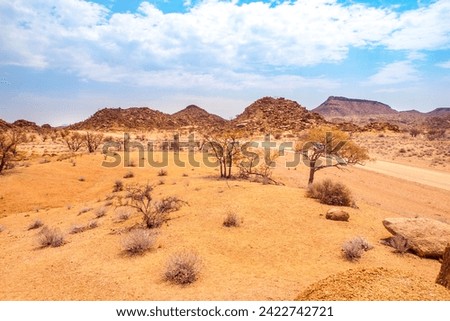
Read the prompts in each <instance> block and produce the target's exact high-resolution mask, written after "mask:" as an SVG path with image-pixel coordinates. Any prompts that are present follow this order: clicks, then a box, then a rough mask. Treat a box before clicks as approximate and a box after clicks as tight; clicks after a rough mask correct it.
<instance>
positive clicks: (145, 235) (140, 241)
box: [122, 229, 157, 255]
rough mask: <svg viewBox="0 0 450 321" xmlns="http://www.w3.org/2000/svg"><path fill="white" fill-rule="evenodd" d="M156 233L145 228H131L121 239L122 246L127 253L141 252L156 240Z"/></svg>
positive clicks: (135, 253)
mask: <svg viewBox="0 0 450 321" xmlns="http://www.w3.org/2000/svg"><path fill="white" fill-rule="evenodd" d="M156 237H157V233H155V232H154V231H149V230H146V229H134V230H131V231H130V232H129V233H128V234H127V235H126V236H125V238H124V239H123V240H122V248H123V251H124V252H125V253H128V254H129V255H137V254H142V253H144V252H145V251H147V250H149V249H150V248H151V247H152V246H153V245H154V244H155V241H156Z"/></svg>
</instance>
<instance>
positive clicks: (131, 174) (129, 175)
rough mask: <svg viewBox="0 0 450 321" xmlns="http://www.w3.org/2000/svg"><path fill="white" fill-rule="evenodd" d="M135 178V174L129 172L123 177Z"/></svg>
mask: <svg viewBox="0 0 450 321" xmlns="http://www.w3.org/2000/svg"><path fill="white" fill-rule="evenodd" d="M132 177H134V174H133V172H132V171H128V172H126V173H125V175H123V178H132Z"/></svg>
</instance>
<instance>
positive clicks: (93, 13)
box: [0, 0, 450, 125]
mask: <svg viewBox="0 0 450 321" xmlns="http://www.w3.org/2000/svg"><path fill="white" fill-rule="evenodd" d="M0 21H1V22H2V32H1V33H0V118H2V119H5V120H7V121H14V120H17V119H28V120H31V121H35V122H37V123H38V124H43V123H50V124H52V125H60V124H67V123H73V122H76V121H80V120H83V119H85V118H87V117H89V116H90V115H92V114H93V113H95V112H96V111H97V110H98V109H101V108H103V107H129V106H148V107H151V108H154V109H158V110H161V111H163V112H167V113H173V112H175V111H178V110H180V109H182V108H184V107H185V106H187V105H189V104H197V105H199V106H201V107H203V108H205V109H207V110H208V111H210V112H213V113H216V114H218V115H221V116H222V117H225V118H231V117H234V116H235V115H236V114H238V113H240V112H242V110H243V109H244V108H245V107H246V106H247V105H249V104H250V103H251V102H253V101H254V100H256V99H258V98H260V97H262V96H275V97H280V96H281V97H286V98H289V99H293V100H296V101H298V102H299V103H300V104H302V105H303V106H305V107H307V108H309V109H312V108H314V107H317V106H318V105H319V104H320V103H322V102H323V101H324V100H325V99H326V98H327V97H328V96H330V95H335V96H337V95H339V96H346V97H353V98H363V99H373V100H378V101H381V102H384V103H387V104H389V105H391V106H392V107H394V108H396V109H398V110H408V109H418V110H421V111H429V110H432V109H434V108H436V107H442V106H450V90H448V88H450V23H449V22H448V21H450V0H436V1H431V0H421V1H397V0H394V1H385V0H352V1H347V0H290V1H282V0H278V1H276V0H273V1H250V0H242V1H237V0H236V1H219V0H175V1H170V0H150V1H140V0H95V1H94V0H92V1H81V0H59V1H57V0H34V1H28V0H15V1H7V0H0Z"/></svg>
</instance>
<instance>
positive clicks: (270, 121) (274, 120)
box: [232, 97, 326, 133]
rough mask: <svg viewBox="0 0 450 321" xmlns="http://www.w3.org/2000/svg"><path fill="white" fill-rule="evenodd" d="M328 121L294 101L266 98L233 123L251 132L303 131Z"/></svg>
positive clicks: (256, 102) (259, 100)
mask: <svg viewBox="0 0 450 321" xmlns="http://www.w3.org/2000/svg"><path fill="white" fill-rule="evenodd" d="M325 122H326V121H325V120H324V118H323V117H322V116H320V115H319V114H316V113H313V112H309V111H308V110H307V109H306V108H305V107H303V106H301V105H300V104H299V103H297V102H296V101H293V100H289V99H285V98H273V97H264V98H261V99H258V100H257V101H255V102H254V103H252V104H251V105H249V106H248V107H247V108H245V110H244V111H243V112H242V114H240V115H238V116H237V117H236V118H235V119H233V120H232V123H233V124H234V125H235V126H237V127H240V128H244V129H246V130H247V131H250V132H258V131H259V132H266V133H267V132H276V131H287V130H303V129H305V128H309V127H311V126H312V125H314V124H322V123H325Z"/></svg>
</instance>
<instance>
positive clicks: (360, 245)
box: [342, 236, 373, 261]
mask: <svg viewBox="0 0 450 321" xmlns="http://www.w3.org/2000/svg"><path fill="white" fill-rule="evenodd" d="M372 248H373V246H372V245H370V244H369V242H367V240H366V239H365V238H363V237H360V236H358V237H355V238H353V239H351V240H349V241H347V242H345V243H344V244H343V245H342V252H343V255H344V257H345V259H347V260H348V261H357V260H358V259H360V258H361V256H362V255H363V253H364V252H365V251H368V250H370V249H372Z"/></svg>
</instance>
